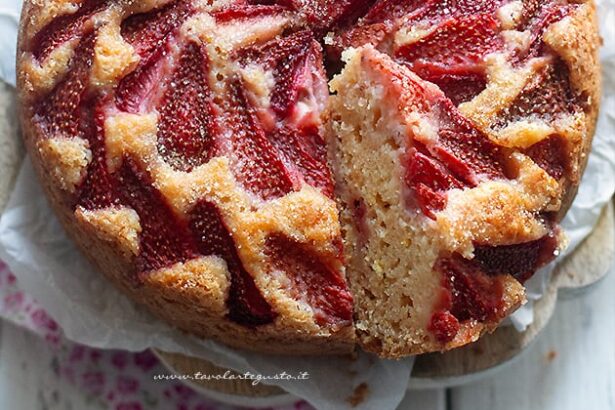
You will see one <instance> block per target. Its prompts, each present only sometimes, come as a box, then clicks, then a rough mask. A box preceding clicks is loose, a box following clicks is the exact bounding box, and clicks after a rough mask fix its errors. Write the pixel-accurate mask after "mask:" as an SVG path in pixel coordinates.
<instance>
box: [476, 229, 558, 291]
mask: <svg viewBox="0 0 615 410" xmlns="http://www.w3.org/2000/svg"><path fill="white" fill-rule="evenodd" d="M557 246H558V243H557V238H556V235H555V232H551V233H549V234H548V235H545V236H544V237H542V238H540V239H537V240H535V241H531V242H526V243H520V244H515V245H504V246H486V245H483V246H476V247H475V251H474V255H475V257H474V261H475V262H476V264H477V266H479V267H480V269H481V270H482V271H483V272H485V273H486V274H488V275H505V274H508V275H512V276H514V277H515V278H516V279H517V280H519V281H520V282H525V281H526V280H528V279H529V278H531V277H532V275H534V273H535V272H536V271H537V270H538V269H540V268H542V267H543V266H545V265H546V264H548V263H549V262H551V261H552V260H553V259H554V258H555V256H556V255H555V254H556V251H557Z"/></svg>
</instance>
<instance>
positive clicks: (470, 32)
mask: <svg viewBox="0 0 615 410" xmlns="http://www.w3.org/2000/svg"><path fill="white" fill-rule="evenodd" d="M502 45H503V42H502V39H501V38H500V36H499V23H498V20H497V18H495V17H494V16H493V15H491V14H480V15H472V16H464V17H460V18H458V19H454V20H453V19H451V20H447V21H445V22H444V23H442V24H441V25H440V26H438V27H437V28H436V29H435V31H434V32H433V33H431V34H429V35H427V36H426V37H424V38H422V39H420V40H419V41H417V42H414V43H410V44H406V45H403V46H402V47H400V48H399V49H398V50H397V51H396V52H395V56H396V57H397V59H398V60H399V61H400V62H402V63H404V64H406V65H408V66H409V67H410V68H411V69H412V70H413V71H414V72H416V73H417V74H418V75H419V76H421V77H422V78H424V79H427V80H430V79H431V80H435V81H434V82H435V83H436V84H437V83H438V79H446V78H447V77H446V76H448V80H449V81H450V80H451V79H455V80H456V82H457V83H463V82H464V81H468V82H469V83H472V84H473V85H472V88H475V87H476V84H478V85H482V84H485V83H486V81H485V74H484V73H485V70H484V58H485V56H486V55H487V54H489V53H491V52H494V51H497V50H498V49H500V48H501V47H502ZM477 78H478V81H477ZM457 89H458V87H453V88H448V89H444V90H443V91H445V92H446V91H448V92H449V93H450V92H451V91H452V92H454V91H456V90H457ZM480 91H482V89H480ZM450 97H451V98H452V99H453V100H455V101H460V100H463V99H464V98H466V97H463V96H460V95H455V94H452V95H450Z"/></svg>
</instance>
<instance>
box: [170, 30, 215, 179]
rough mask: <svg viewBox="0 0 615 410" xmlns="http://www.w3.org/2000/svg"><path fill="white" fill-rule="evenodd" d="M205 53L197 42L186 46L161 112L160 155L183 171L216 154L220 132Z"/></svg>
mask: <svg viewBox="0 0 615 410" xmlns="http://www.w3.org/2000/svg"><path fill="white" fill-rule="evenodd" d="M205 53H206V52H205V51H204V50H203V49H202V47H201V46H200V45H199V44H196V43H194V42H191V43H189V44H188V45H186V46H185V48H184V49H183V50H182V52H181V55H180V56H179V60H178V62H177V65H176V67H175V72H174V73H173V75H172V76H171V78H170V80H169V82H168V84H167V87H166V92H165V94H164V96H163V97H162V100H161V102H160V107H159V108H158V111H159V113H160V117H159V121H158V151H159V152H160V155H161V156H162V157H163V158H164V159H165V160H166V161H167V162H168V163H169V164H171V165H172V166H173V167H174V168H175V169H178V170H182V171H190V170H192V169H193V168H194V167H197V166H199V165H202V164H204V163H206V162H207V161H208V160H209V159H211V158H212V157H213V156H214V155H215V154H216V134H217V130H216V129H215V121H214V118H215V112H214V108H213V107H212V103H211V91H210V88H209V83H208V72H209V68H208V65H209V63H208V58H207V55H206V54H205Z"/></svg>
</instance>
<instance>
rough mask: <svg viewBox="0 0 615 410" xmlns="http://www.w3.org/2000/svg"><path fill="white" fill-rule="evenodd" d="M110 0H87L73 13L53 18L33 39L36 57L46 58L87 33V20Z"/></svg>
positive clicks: (32, 47)
mask: <svg viewBox="0 0 615 410" xmlns="http://www.w3.org/2000/svg"><path fill="white" fill-rule="evenodd" d="M109 2H110V1H109V0H85V1H84V2H83V3H82V4H81V5H80V7H79V9H78V10H77V11H76V12H74V13H72V14H64V15H61V16H58V17H56V18H55V19H53V20H51V22H49V23H48V24H47V25H46V26H45V27H43V28H42V29H41V30H40V31H39V32H38V33H36V35H35V36H34V38H33V39H32V45H31V50H32V54H33V55H34V58H36V59H37V60H39V61H42V60H45V59H46V58H47V57H48V56H49V55H50V54H51V52H52V51H53V50H55V49H56V48H57V47H59V46H60V45H62V44H64V43H66V42H67V41H70V40H72V39H75V38H79V37H81V36H83V35H85V34H86V31H87V30H88V28H87V25H86V22H87V21H88V20H89V19H90V18H91V17H92V16H93V15H94V14H96V13H98V12H101V11H102V10H104V9H105V8H107V6H108V4H109Z"/></svg>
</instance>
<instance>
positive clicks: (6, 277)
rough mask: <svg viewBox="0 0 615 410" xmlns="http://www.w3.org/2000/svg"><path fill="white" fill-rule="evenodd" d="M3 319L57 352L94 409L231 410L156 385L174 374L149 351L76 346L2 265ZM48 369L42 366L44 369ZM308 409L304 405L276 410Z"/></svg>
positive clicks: (56, 368)
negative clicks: (21, 328)
mask: <svg viewBox="0 0 615 410" xmlns="http://www.w3.org/2000/svg"><path fill="white" fill-rule="evenodd" d="M0 318H3V319H5V320H8V321H10V322H12V323H14V324H16V325H18V326H21V327H24V328H26V329H28V330H30V331H31V332H34V333H35V334H37V335H39V336H40V337H41V338H44V340H45V341H46V344H48V345H49V347H50V348H51V349H52V352H53V357H52V360H51V361H50V366H51V367H52V370H53V372H54V374H55V375H56V376H57V377H58V378H59V379H61V380H62V381H63V382H65V383H70V384H71V385H73V386H75V387H77V389H78V390H79V391H80V392H82V393H83V394H84V395H85V402H86V403H88V404H89V405H90V407H91V408H96V409H115V410H141V409H143V410H145V409H162V410H173V409H177V410H231V409H234V407H232V406H227V405H224V404H220V403H217V402H215V401H213V400H211V399H208V398H206V397H204V396H202V395H201V394H199V393H198V392H196V391H195V390H193V389H191V388H190V387H187V386H186V385H184V384H182V383H181V382H177V381H169V380H162V381H160V380H154V376H155V375H158V374H169V371H168V369H166V368H165V367H164V366H163V365H162V364H161V363H160V362H159V361H158V359H157V358H156V357H155V356H154V355H153V354H152V353H151V352H150V351H144V352H141V353H129V352H125V351H119V350H99V349H95V348H91V347H87V346H83V345H79V344H76V343H73V342H71V341H69V340H67V339H66V338H64V337H63V335H62V329H60V328H59V327H58V325H57V324H56V322H55V321H54V320H53V319H52V318H51V317H50V316H49V315H48V314H47V312H45V310H44V309H42V308H41V307H40V306H39V305H38V304H37V302H36V301H35V300H33V299H32V298H31V297H29V296H28V295H26V294H24V292H22V291H21V290H20V289H19V286H18V283H17V279H16V278H15V276H14V275H13V274H12V273H11V272H10V271H9V269H8V267H7V266H6V265H5V264H4V263H2V261H0ZM41 365H43V364H41ZM278 409H280V410H286V409H288V410H291V409H294V410H309V409H311V407H310V406H309V405H308V404H307V403H305V402H297V403H295V404H294V405H292V406H287V407H280V408H276V410H278Z"/></svg>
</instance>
